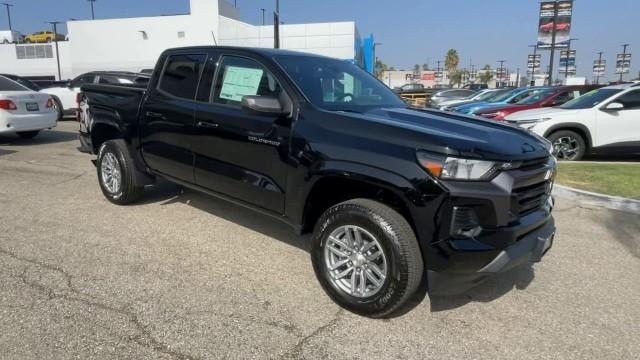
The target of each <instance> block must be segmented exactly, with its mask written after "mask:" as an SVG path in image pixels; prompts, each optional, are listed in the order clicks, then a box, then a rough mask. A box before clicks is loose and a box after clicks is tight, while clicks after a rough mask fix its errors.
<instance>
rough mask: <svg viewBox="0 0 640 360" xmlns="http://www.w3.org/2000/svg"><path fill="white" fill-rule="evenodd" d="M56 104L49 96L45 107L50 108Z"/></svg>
mask: <svg viewBox="0 0 640 360" xmlns="http://www.w3.org/2000/svg"><path fill="white" fill-rule="evenodd" d="M54 106H56V103H54V102H53V99H52V98H49V99H48V100H47V109H51V108H52V107H54Z"/></svg>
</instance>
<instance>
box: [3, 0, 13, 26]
mask: <svg viewBox="0 0 640 360" xmlns="http://www.w3.org/2000/svg"><path fill="white" fill-rule="evenodd" d="M0 5H4V6H5V7H6V8H7V18H8V19H9V30H13V29H12V28H11V8H12V7H13V5H11V4H9V3H0Z"/></svg>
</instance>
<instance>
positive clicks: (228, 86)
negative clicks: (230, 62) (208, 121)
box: [220, 66, 264, 102]
mask: <svg viewBox="0 0 640 360" xmlns="http://www.w3.org/2000/svg"><path fill="white" fill-rule="evenodd" d="M263 73H264V71H263V70H262V69H252V68H243V67H237V66H228V67H227V68H226V69H225V72H224V79H223V80H222V89H221V90H220V98H222V99H227V100H231V101H238V102H239V101H241V100H242V97H243V96H245V95H256V94H257V93H258V87H259V86H260V80H261V79H262V74H263Z"/></svg>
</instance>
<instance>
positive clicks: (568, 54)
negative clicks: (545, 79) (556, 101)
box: [564, 38, 579, 82]
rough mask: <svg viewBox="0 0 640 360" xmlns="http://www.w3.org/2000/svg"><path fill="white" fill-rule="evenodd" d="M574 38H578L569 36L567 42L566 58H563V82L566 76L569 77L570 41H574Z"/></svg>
mask: <svg viewBox="0 0 640 360" xmlns="http://www.w3.org/2000/svg"><path fill="white" fill-rule="evenodd" d="M575 40H579V39H575V38H571V39H569V42H568V43H567V44H568V45H567V58H566V59H565V63H564V79H565V82H566V80H567V78H568V77H569V59H570V58H571V42H572V41H575ZM573 61H574V66H575V61H576V60H575V59H573Z"/></svg>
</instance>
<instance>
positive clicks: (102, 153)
mask: <svg viewBox="0 0 640 360" xmlns="http://www.w3.org/2000/svg"><path fill="white" fill-rule="evenodd" d="M96 167H97V171H98V181H99V182H100V188H101V189H102V193H103V194H104V196H105V197H106V198H107V200H109V201H111V202H112V203H114V204H117V205H126V204H130V203H132V202H134V201H136V200H138V199H139V198H140V197H141V196H142V193H143V191H144V189H143V188H141V187H136V186H135V182H134V176H135V171H136V169H135V165H134V163H133V159H132V158H131V156H130V155H129V151H128V149H127V146H126V144H125V142H124V141H123V140H120V139H117V140H109V141H106V142H105V143H103V144H102V146H100V150H99V151H98V161H97V166H96Z"/></svg>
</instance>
